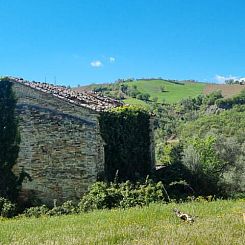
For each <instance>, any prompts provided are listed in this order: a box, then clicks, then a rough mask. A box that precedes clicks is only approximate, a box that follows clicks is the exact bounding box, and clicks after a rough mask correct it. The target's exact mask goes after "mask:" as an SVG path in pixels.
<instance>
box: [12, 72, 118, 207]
mask: <svg viewBox="0 0 245 245" xmlns="http://www.w3.org/2000/svg"><path fill="white" fill-rule="evenodd" d="M11 82H12V83H13V89H14V91H15V94H16V96H17V99H18V102H17V108H16V110H17V113H18V116H19V129H20V134H21V145H20V152H19V157H18V160H17V164H16V166H15V169H14V171H15V172H16V173H18V172H20V171H22V169H24V171H25V172H26V173H28V174H29V175H30V176H31V178H32V181H28V180H25V181H24V183H23V186H22V191H21V197H22V198H29V197H32V196H35V197H38V199H40V200H41V201H42V202H43V203H46V204H52V203H53V200H54V199H56V200H57V201H58V202H59V203H61V202H63V201H66V200H76V199H79V198H80V197H81V195H82V194H83V193H85V192H86V191H87V190H88V188H89V186H91V184H92V183H94V182H95V181H96V180H97V179H98V177H99V176H100V175H101V174H103V172H104V145H103V140H102V138H101V135H100V129H99V121H98V118H99V115H100V111H103V110H107V109H109V108H111V107H117V106H121V105H122V104H121V103H120V102H118V101H116V100H113V99H110V98H107V97H102V96H99V95H98V94H95V93H89V92H83V93H79V92H74V91H72V90H69V89H67V88H65V87H61V86H54V85H49V84H46V83H37V82H28V81H25V80H23V79H19V78H12V77H11Z"/></svg>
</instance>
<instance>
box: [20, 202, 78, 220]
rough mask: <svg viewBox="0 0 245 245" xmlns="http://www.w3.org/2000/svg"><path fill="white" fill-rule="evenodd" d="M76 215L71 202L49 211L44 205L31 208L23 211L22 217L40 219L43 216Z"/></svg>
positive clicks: (76, 210)
mask: <svg viewBox="0 0 245 245" xmlns="http://www.w3.org/2000/svg"><path fill="white" fill-rule="evenodd" d="M76 213H78V208H77V206H76V205H75V204H74V203H73V202H72V201H67V202H65V203H63V204H62V205H61V206H56V205H55V206H54V207H53V208H52V209H49V208H48V207H47V206H46V205H42V206H37V207H31V208H28V209H26V210H25V211H24V213H23V215H24V216H25V217H36V218H38V217H40V216H43V215H48V216H60V215H68V214H76Z"/></svg>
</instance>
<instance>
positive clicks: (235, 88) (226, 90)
mask: <svg viewBox="0 0 245 245" xmlns="http://www.w3.org/2000/svg"><path fill="white" fill-rule="evenodd" d="M243 89H245V85H239V84H231V85H230V84H207V86H205V88H204V90H203V92H204V94H210V93H212V92H214V91H219V90H220V91H221V92H222V95H223V96H224V97H225V98H229V97H232V96H234V95H237V94H239V93H240V92H241V91H242V90H243Z"/></svg>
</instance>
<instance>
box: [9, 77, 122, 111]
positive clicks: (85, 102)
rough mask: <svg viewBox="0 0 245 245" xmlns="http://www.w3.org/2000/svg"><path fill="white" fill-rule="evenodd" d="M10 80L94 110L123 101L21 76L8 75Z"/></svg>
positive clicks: (113, 105)
mask: <svg viewBox="0 0 245 245" xmlns="http://www.w3.org/2000/svg"><path fill="white" fill-rule="evenodd" d="M9 78H10V80H11V81H13V82H16V83H21V84H23V85H25V86H28V87H31V88H34V89H36V90H39V91H42V92H44V93H48V94H52V95H53V96H55V97H58V98H60V99H63V100H65V101H68V102H70V103H73V104H76V105H79V106H82V107H86V108H89V109H92V110H95V111H105V110H108V109H110V108H113V107H118V106H122V105H123V103H122V102H120V101H118V100H115V99H112V98H109V97H105V96H102V95H100V94H99V93H96V92H92V91H91V92H88V91H82V92H81V91H79V92H78V91H74V90H71V89H69V88H66V87H65V86H58V85H53V84H48V83H41V82H35V81H32V82H29V81H26V80H24V79H22V78H16V77H9Z"/></svg>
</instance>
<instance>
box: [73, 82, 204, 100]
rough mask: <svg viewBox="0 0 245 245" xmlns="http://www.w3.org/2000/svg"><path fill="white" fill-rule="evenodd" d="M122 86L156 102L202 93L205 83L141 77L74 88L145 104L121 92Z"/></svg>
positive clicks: (134, 96) (133, 96) (135, 97)
mask: <svg viewBox="0 0 245 245" xmlns="http://www.w3.org/2000/svg"><path fill="white" fill-rule="evenodd" d="M122 86H124V87H125V86H126V87H127V90H135V91H137V93H138V92H139V93H141V94H149V96H150V97H149V100H150V101H151V100H157V101H158V102H163V101H165V102H169V103H175V102H178V101H180V100H181V99H184V98H188V97H195V96H197V95H199V94H203V90H204V88H205V86H206V84H205V83H199V82H176V81H170V80H161V79H158V80H157V79H149V80H148V79H147V80H143V79H141V80H126V81H121V82H115V83H112V84H91V85H88V86H84V87H79V88H76V90H95V91H99V92H102V93H103V94H104V95H107V96H112V97H115V98H119V97H123V98H122V99H123V101H124V102H125V103H128V104H140V105H145V104H146V103H145V102H144V100H142V99H138V97H137V96H136V95H131V94H130V93H127V92H126V93H123V92H124V91H123V89H122ZM131 92H132V91H131Z"/></svg>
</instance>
